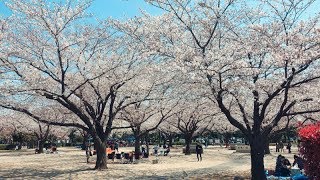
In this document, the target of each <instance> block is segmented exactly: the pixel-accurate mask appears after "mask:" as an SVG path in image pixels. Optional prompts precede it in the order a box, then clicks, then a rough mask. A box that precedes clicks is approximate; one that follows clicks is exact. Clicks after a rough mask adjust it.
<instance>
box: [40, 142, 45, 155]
mask: <svg viewBox="0 0 320 180" xmlns="http://www.w3.org/2000/svg"><path fill="white" fill-rule="evenodd" d="M45 142H46V141H45V140H43V141H41V140H39V147H38V148H39V151H38V153H39V154H41V153H43V148H44V143H45Z"/></svg>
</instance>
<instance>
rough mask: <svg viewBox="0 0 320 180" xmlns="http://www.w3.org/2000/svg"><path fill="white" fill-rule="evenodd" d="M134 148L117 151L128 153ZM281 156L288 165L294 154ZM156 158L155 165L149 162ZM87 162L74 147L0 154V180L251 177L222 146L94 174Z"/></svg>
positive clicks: (246, 164)
mask: <svg viewBox="0 0 320 180" xmlns="http://www.w3.org/2000/svg"><path fill="white" fill-rule="evenodd" d="M131 150H133V147H125V148H119V151H121V152H129V151H131ZM296 152H297V150H296V148H293V153H292V154H288V153H287V152H285V153H282V154H283V155H284V156H286V157H287V158H288V159H289V160H290V162H292V160H293V154H294V153H296ZM278 154H279V153H275V152H274V147H271V155H267V156H266V157H265V166H266V168H269V169H273V168H274V166H275V161H276V160H275V159H276V157H277V155H278ZM156 158H158V159H159V163H158V164H152V160H154V159H156ZM91 161H92V163H90V164H87V163H86V157H85V152H84V151H81V150H79V149H76V148H58V154H34V150H23V151H14V152H6V151H0V179H219V180H220V179H233V177H234V176H242V177H245V178H246V179H249V177H250V155H249V154H248V153H236V152H235V151H234V150H227V149H226V148H223V147H218V146H209V147H208V148H207V149H204V154H203V160H202V161H201V162H198V161H197V158H196V155H194V154H192V155H188V156H185V155H184V154H182V149H181V147H180V148H172V149H171V152H170V154H169V156H159V157H155V156H151V157H150V158H149V159H142V160H139V161H138V163H137V164H122V163H121V161H120V160H115V161H114V162H112V160H108V163H109V164H108V169H107V170H104V171H95V170H92V169H93V168H94V161H95V159H94V157H93V158H91Z"/></svg>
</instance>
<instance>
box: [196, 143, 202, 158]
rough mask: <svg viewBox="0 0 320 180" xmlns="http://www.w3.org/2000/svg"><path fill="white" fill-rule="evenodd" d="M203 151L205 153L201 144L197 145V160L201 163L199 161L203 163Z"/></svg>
mask: <svg viewBox="0 0 320 180" xmlns="http://www.w3.org/2000/svg"><path fill="white" fill-rule="evenodd" d="M202 151H203V149H202V146H201V144H200V143H197V145H196V153H197V159H198V161H199V160H200V161H202V156H201V154H202Z"/></svg>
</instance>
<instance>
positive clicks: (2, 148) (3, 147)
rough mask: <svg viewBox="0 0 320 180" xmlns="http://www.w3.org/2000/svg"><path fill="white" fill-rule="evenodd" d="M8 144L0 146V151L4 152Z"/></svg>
mask: <svg viewBox="0 0 320 180" xmlns="http://www.w3.org/2000/svg"><path fill="white" fill-rule="evenodd" d="M7 145H8V144H0V150H6V147H7Z"/></svg>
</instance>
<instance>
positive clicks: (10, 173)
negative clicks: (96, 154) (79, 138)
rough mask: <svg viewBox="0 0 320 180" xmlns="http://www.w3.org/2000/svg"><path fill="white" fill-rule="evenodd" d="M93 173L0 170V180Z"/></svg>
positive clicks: (83, 169)
mask: <svg viewBox="0 0 320 180" xmlns="http://www.w3.org/2000/svg"><path fill="white" fill-rule="evenodd" d="M90 170H92V171H93V168H80V169H73V170H48V169H32V168H22V169H10V170H0V179H2V178H3V179H6V178H14V179H29V178H30V179H46V178H53V177H57V176H61V175H65V174H74V173H79V172H83V171H90Z"/></svg>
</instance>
